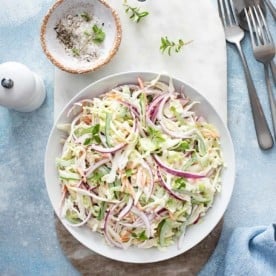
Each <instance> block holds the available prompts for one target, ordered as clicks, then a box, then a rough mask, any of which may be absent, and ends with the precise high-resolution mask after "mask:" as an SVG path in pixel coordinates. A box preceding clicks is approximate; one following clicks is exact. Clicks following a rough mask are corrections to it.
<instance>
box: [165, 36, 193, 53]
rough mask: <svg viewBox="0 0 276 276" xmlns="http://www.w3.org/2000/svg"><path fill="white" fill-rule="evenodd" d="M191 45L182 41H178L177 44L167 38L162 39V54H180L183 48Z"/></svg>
mask: <svg viewBox="0 0 276 276" xmlns="http://www.w3.org/2000/svg"><path fill="white" fill-rule="evenodd" d="M189 43H191V41H189V42H184V41H183V40H182V39H178V40H177V42H175V41H172V40H169V39H168V37H167V36H165V37H161V45H160V50H161V52H162V53H165V52H167V54H168V55H169V56H170V55H171V52H172V51H175V52H176V53H179V52H180V50H181V49H182V48H183V46H185V45H187V44H189Z"/></svg>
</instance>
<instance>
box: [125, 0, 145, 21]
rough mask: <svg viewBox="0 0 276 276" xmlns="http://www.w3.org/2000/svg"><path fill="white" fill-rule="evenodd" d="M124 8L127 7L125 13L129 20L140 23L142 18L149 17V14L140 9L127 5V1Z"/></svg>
mask: <svg viewBox="0 0 276 276" xmlns="http://www.w3.org/2000/svg"><path fill="white" fill-rule="evenodd" d="M124 6H125V12H126V13H127V14H129V18H130V19H131V20H133V21H134V22H136V23H139V22H140V21H141V20H142V18H144V17H146V16H147V15H149V12H147V11H140V8H138V7H131V6H130V5H128V4H127V3H126V1H125V4H124Z"/></svg>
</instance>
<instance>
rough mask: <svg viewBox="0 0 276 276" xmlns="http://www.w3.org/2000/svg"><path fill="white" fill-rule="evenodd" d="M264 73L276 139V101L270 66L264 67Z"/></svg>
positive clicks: (275, 137)
mask: <svg viewBox="0 0 276 276" xmlns="http://www.w3.org/2000/svg"><path fill="white" fill-rule="evenodd" d="M264 71H265V82H266V87H267V93H268V100H269V105H270V112H271V117H272V125H273V132H274V139H276V101H275V98H274V96H273V92H272V87H271V83H270V81H269V70H268V64H265V65H264Z"/></svg>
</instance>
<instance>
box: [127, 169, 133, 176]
mask: <svg viewBox="0 0 276 276" xmlns="http://www.w3.org/2000/svg"><path fill="white" fill-rule="evenodd" d="M132 174H133V171H132V169H126V177H130V176H132Z"/></svg>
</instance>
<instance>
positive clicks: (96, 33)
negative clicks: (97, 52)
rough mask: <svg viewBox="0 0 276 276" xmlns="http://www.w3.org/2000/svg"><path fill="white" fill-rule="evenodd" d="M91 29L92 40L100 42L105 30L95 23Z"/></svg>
mask: <svg viewBox="0 0 276 276" xmlns="http://www.w3.org/2000/svg"><path fill="white" fill-rule="evenodd" d="M92 30H93V41H94V42H95V43H102V42H103V41H104V39H105V32H104V31H103V29H102V28H100V27H98V26H97V25H96V24H94V25H93V27H92Z"/></svg>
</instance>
